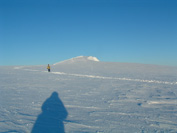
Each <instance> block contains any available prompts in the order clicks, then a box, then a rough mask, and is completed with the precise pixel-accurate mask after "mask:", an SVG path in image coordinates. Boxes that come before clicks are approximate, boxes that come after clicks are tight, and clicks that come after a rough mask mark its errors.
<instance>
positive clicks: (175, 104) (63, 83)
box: [0, 56, 177, 133]
mask: <svg viewBox="0 0 177 133" xmlns="http://www.w3.org/2000/svg"><path fill="white" fill-rule="evenodd" d="M46 66H47V65H46ZM46 66H43V65H41V66H13V67H10V66H7V67H5V66H1V67H0V132H1V133H12V132H13V133H15V132H18V133H30V132H32V133H40V132H43V133H45V132H49V131H50V132H61V133H62V132H66V133H88V132H89V133H90V132H91V133H103V132H104V133H130V132H131V133H145V132H151V133H159V132H164V133H175V132H177V68H176V67H168V66H157V65H144V64H133V63H115V62H101V61H95V60H89V59H88V57H85V56H82V57H79V58H78V57H77V58H72V59H69V60H66V61H63V62H60V63H56V64H55V65H51V73H48V72H47V69H46Z"/></svg>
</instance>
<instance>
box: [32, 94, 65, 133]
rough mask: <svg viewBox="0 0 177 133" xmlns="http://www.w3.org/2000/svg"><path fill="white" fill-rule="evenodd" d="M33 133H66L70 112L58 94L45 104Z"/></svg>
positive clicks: (53, 95)
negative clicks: (65, 124)
mask: <svg viewBox="0 0 177 133" xmlns="http://www.w3.org/2000/svg"><path fill="white" fill-rule="evenodd" d="M41 109H42V112H41V114H39V116H38V118H37V120H36V122H35V124H34V126H33V129H32V131H31V133H65V128H64V123H63V121H65V119H66V118H67V116H68V112H67V110H66V108H65V106H64V104H63V102H62V101H61V99H60V98H59V96H58V93H57V92H53V93H52V95H51V96H50V97H49V98H48V99H47V100H46V101H45V102H44V103H43V105H42V108H41Z"/></svg>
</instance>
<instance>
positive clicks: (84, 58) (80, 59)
mask: <svg viewBox="0 0 177 133" xmlns="http://www.w3.org/2000/svg"><path fill="white" fill-rule="evenodd" d="M87 61H95V62H99V60H98V59H97V58H96V57H93V56H77V57H74V58H71V59H68V60H64V61H61V62H58V63H55V64H53V65H58V64H60V63H76V62H87Z"/></svg>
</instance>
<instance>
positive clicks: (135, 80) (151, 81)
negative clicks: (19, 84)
mask: <svg viewBox="0 0 177 133" xmlns="http://www.w3.org/2000/svg"><path fill="white" fill-rule="evenodd" d="M15 69H17V68H15ZM23 70H27V71H39V70H31V69H23ZM42 72H46V71H42ZM50 73H52V74H58V75H67V76H76V77H85V78H95V79H112V80H123V81H134V82H143V83H156V84H167V85H177V82H168V81H158V80H143V79H131V78H116V77H104V76H96V75H83V74H70V73H64V72H50Z"/></svg>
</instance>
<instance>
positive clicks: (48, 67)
mask: <svg viewBox="0 0 177 133" xmlns="http://www.w3.org/2000/svg"><path fill="white" fill-rule="evenodd" d="M47 69H48V72H50V65H49V64H48V66H47Z"/></svg>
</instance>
